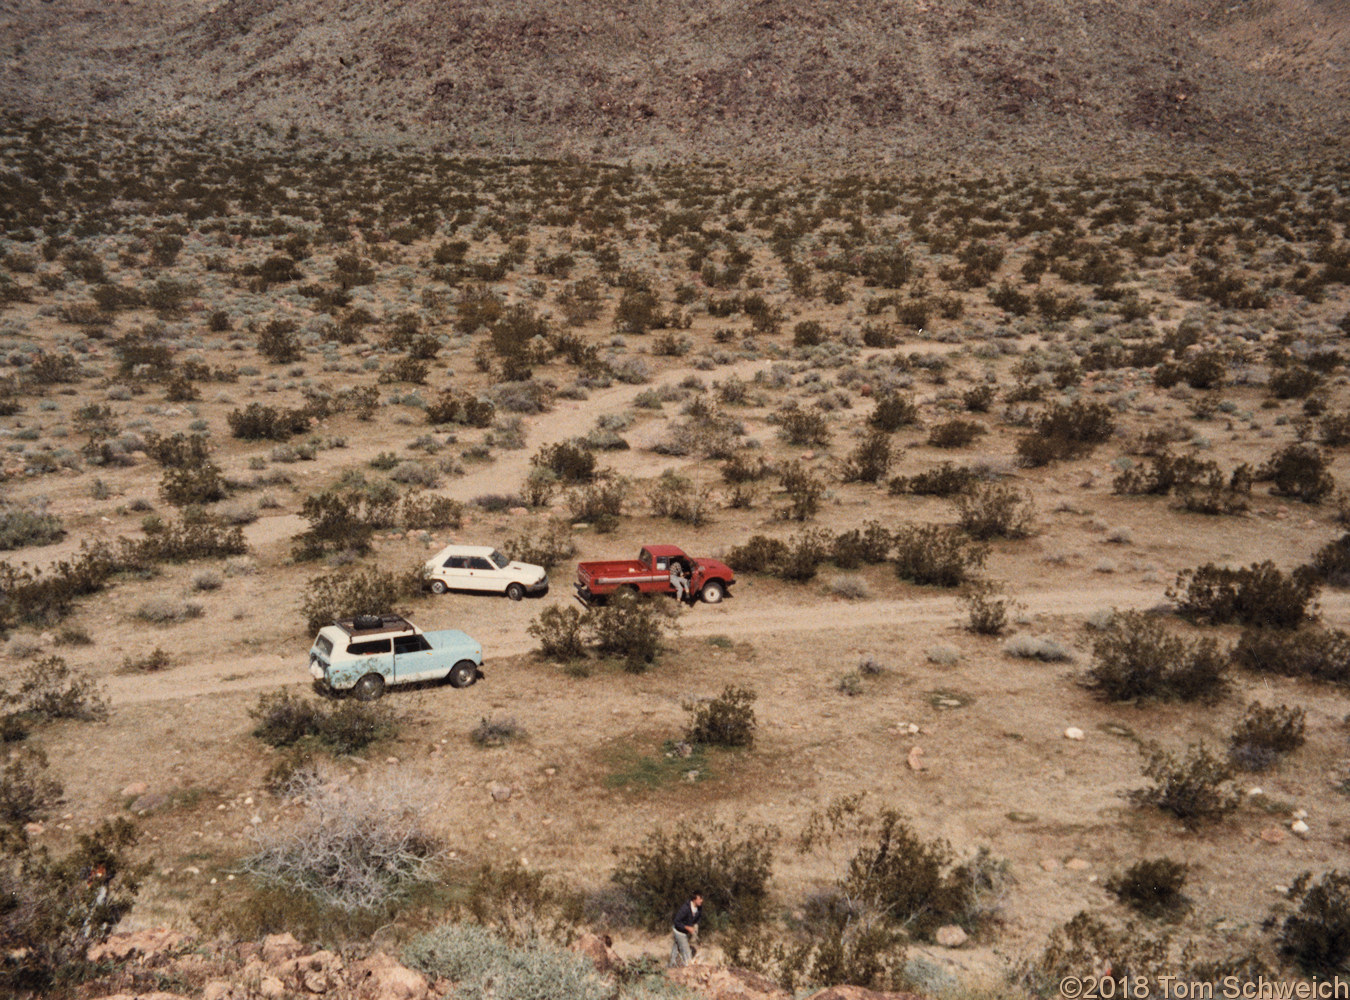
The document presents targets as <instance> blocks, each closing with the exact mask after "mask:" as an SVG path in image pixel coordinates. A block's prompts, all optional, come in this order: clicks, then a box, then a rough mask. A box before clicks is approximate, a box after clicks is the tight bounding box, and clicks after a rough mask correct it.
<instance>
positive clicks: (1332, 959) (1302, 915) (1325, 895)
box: [1279, 870, 1350, 976]
mask: <svg viewBox="0 0 1350 1000" xmlns="http://www.w3.org/2000/svg"><path fill="white" fill-rule="evenodd" d="M1289 896H1290V898H1291V899H1296V900H1298V909H1297V910H1295V911H1294V912H1293V913H1291V914H1289V915H1288V916H1287V917H1285V918H1284V922H1283V923H1282V924H1281V925H1280V933H1279V948H1280V952H1281V954H1283V955H1285V956H1287V957H1288V958H1290V959H1292V960H1293V961H1294V963H1295V964H1297V965H1298V967H1299V968H1300V969H1302V970H1303V971H1304V972H1308V973H1312V974H1315V975H1322V976H1332V975H1335V974H1336V973H1337V972H1339V971H1340V970H1341V969H1342V968H1344V965H1345V960H1346V959H1347V958H1350V872H1343V871H1340V870H1333V871H1329V872H1326V873H1324V874H1323V875H1322V877H1321V878H1320V879H1318V880H1317V881H1316V882H1314V881H1313V878H1312V872H1304V873H1303V874H1302V875H1300V876H1299V877H1298V878H1297V879H1295V880H1294V883H1293V885H1291V886H1290V887H1289Z"/></svg>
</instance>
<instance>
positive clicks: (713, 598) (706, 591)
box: [698, 580, 727, 604]
mask: <svg viewBox="0 0 1350 1000" xmlns="http://www.w3.org/2000/svg"><path fill="white" fill-rule="evenodd" d="M698 596H699V598H700V599H701V600H702V601H703V603H704V604H721V603H722V598H724V597H726V596H727V588H726V587H724V586H722V581H721V580H709V581H708V582H707V583H705V584H704V585H703V589H702V590H700V591H699V592H698Z"/></svg>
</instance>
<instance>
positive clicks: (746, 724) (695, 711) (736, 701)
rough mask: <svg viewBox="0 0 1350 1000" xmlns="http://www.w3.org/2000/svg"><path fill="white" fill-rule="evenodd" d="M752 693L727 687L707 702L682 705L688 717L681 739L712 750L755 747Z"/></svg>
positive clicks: (746, 689)
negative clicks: (709, 747)
mask: <svg viewBox="0 0 1350 1000" xmlns="http://www.w3.org/2000/svg"><path fill="white" fill-rule="evenodd" d="M754 702H755V692H754V691H751V690H750V689H749V688H740V687H734V686H731V685H728V686H727V687H725V688H723V689H722V693H721V694H719V695H718V696H717V697H716V698H712V699H710V700H708V701H696V702H685V704H684V710H685V711H686V712H688V713H689V723H688V725H687V726H686V727H685V731H684V738H685V739H686V740H687V741H688V742H690V743H696V744H701V745H703V746H713V747H744V748H745V749H747V750H748V749H749V748H750V747H752V746H754V745H755V709H754Z"/></svg>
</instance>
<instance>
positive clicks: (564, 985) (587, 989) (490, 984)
mask: <svg viewBox="0 0 1350 1000" xmlns="http://www.w3.org/2000/svg"><path fill="white" fill-rule="evenodd" d="M403 961H404V962H405V963H407V965H408V966H409V967H410V968H413V969H417V970H418V971H420V972H422V973H424V974H425V975H426V976H427V977H428V978H430V979H443V980H449V981H452V982H454V983H455V993H456V996H462V997H463V998H464V1000H486V998H488V997H492V998H495V1000H561V998H563V997H566V998H567V1000H611V998H612V997H614V995H615V992H614V989H615V988H614V985H613V983H611V982H610V981H609V980H607V979H605V978H603V977H602V976H600V975H599V973H597V972H596V970H595V965H594V963H593V962H592V961H591V960H590V959H589V958H587V957H586V956H584V955H578V954H577V953H576V952H572V951H568V950H567V949H565V948H562V947H558V946H555V945H552V944H549V943H548V942H546V941H544V940H538V939H535V940H529V941H522V942H516V941H513V940H512V939H511V938H510V937H509V936H506V935H503V934H501V933H498V932H496V931H494V930H492V929H490V928H488V927H484V926H481V925H480V924H478V923H470V922H467V921H466V922H463V923H444V924H441V925H440V926H439V927H436V928H435V929H434V930H431V931H428V932H426V933H425V934H421V935H419V936H417V937H416V938H414V939H413V940H412V941H411V942H410V943H409V944H408V946H407V948H405V949H404V952H403Z"/></svg>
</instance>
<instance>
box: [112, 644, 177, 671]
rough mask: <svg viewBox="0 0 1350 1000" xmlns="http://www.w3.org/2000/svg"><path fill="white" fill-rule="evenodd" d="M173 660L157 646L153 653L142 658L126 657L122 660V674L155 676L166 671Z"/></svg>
mask: <svg viewBox="0 0 1350 1000" xmlns="http://www.w3.org/2000/svg"><path fill="white" fill-rule="evenodd" d="M172 663H173V660H172V659H171V658H170V656H169V654H168V653H166V652H164V650H163V649H162V648H161V647H159V646H156V647H155V648H154V649H153V650H152V651H151V652H149V653H145V654H143V655H141V656H126V657H123V659H122V672H123V673H131V674H153V673H158V672H159V671H161V670H166V669H168V667H169V666H170V665H172Z"/></svg>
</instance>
